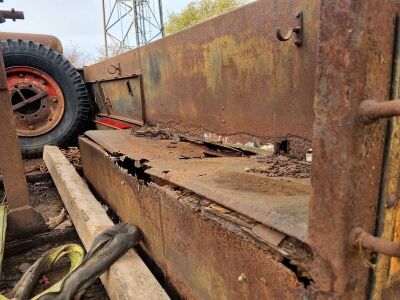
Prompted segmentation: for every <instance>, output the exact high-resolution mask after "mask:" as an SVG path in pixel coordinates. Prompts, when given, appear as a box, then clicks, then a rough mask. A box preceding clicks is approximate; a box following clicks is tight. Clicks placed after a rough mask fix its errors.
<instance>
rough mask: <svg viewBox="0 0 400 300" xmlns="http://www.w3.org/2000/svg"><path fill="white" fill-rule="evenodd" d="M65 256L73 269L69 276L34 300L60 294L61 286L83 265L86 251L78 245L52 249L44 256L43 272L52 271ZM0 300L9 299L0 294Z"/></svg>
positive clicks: (33, 299)
mask: <svg viewBox="0 0 400 300" xmlns="http://www.w3.org/2000/svg"><path fill="white" fill-rule="evenodd" d="M64 256H67V257H68V259H69V260H70V262H71V267H70V270H69V272H68V274H66V275H65V276H64V278H63V279H61V280H60V281H59V282H57V283H56V284H54V285H53V286H51V287H50V288H48V289H47V290H45V291H44V292H42V293H40V294H39V295H36V296H34V297H33V298H32V300H36V299H39V298H40V297H42V296H43V295H45V294H48V293H54V292H59V291H60V290H61V286H62V284H63V282H64V280H65V278H66V277H67V276H68V275H69V274H71V273H72V272H73V271H74V270H75V269H76V268H77V267H79V266H80V264H81V263H82V260H83V257H84V256H85V251H84V250H83V248H82V247H81V246H80V245H77V244H69V245H65V246H60V247H57V248H54V249H51V250H49V251H47V252H46V253H45V254H44V255H43V257H44V259H45V260H46V262H47V270H43V272H47V271H49V270H50V269H51V267H52V266H53V265H54V264H55V263H56V262H57V261H58V260H59V259H60V258H62V257H64ZM0 300H9V299H7V298H6V297H4V296H3V295H1V294H0Z"/></svg>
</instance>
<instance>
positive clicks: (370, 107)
mask: <svg viewBox="0 0 400 300" xmlns="http://www.w3.org/2000/svg"><path fill="white" fill-rule="evenodd" d="M358 114H359V118H360V120H361V121H362V122H363V123H365V124H370V123H373V122H375V121H377V120H379V119H382V118H391V117H395V116H400V100H392V101H384V102H378V101H375V100H365V101H363V102H361V104H360V106H359V109H358Z"/></svg>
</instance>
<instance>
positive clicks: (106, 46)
mask: <svg viewBox="0 0 400 300" xmlns="http://www.w3.org/2000/svg"><path fill="white" fill-rule="evenodd" d="M104 1H105V0H102V6H103V26H104V28H103V29H104V47H105V48H104V49H105V53H106V58H108V42H107V22H106V5H105V3H104Z"/></svg>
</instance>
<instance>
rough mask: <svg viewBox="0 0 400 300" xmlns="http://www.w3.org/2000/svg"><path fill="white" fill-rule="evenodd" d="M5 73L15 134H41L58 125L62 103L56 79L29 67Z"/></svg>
mask: <svg viewBox="0 0 400 300" xmlns="http://www.w3.org/2000/svg"><path fill="white" fill-rule="evenodd" d="M6 72H7V83H8V89H9V91H10V96H11V103H12V109H13V111H14V115H15V120H16V127H17V134H18V136H22V137H34V136H39V135H43V134H45V133H47V132H49V131H50V130H52V129H53V128H54V127H55V126H57V124H58V123H59V122H60V121H61V119H62V117H63V115H64V106H65V101H64V96H63V93H62V90H61V88H60V86H59V85H58V84H57V82H55V80H54V79H53V78H51V77H50V76H49V75H47V74H46V73H44V72H42V71H39V70H37V69H34V68H31V67H12V68H8V69H7V70H6Z"/></svg>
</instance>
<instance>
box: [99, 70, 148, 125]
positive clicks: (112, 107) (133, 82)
mask: <svg viewBox="0 0 400 300" xmlns="http://www.w3.org/2000/svg"><path fill="white" fill-rule="evenodd" d="M98 88H101V89H102V91H101V93H102V95H103V97H104V100H105V104H106V106H107V114H105V115H106V116H110V117H112V118H116V119H120V120H126V121H131V122H133V123H136V124H140V125H143V121H144V120H143V99H142V86H141V81H140V76H134V77H127V78H124V79H119V80H113V81H110V80H107V81H103V82H100V83H99V84H98Z"/></svg>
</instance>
